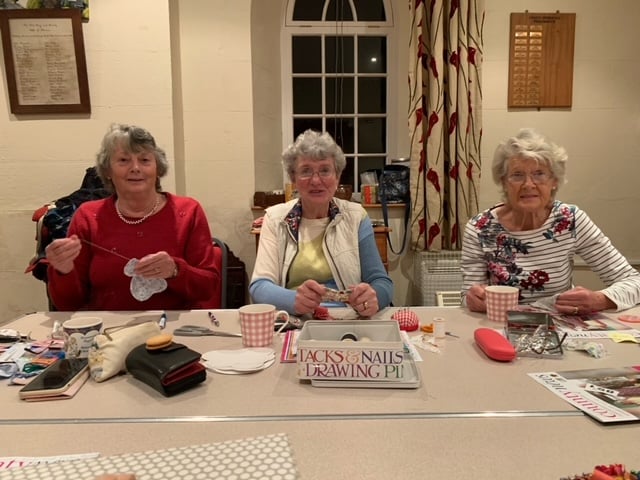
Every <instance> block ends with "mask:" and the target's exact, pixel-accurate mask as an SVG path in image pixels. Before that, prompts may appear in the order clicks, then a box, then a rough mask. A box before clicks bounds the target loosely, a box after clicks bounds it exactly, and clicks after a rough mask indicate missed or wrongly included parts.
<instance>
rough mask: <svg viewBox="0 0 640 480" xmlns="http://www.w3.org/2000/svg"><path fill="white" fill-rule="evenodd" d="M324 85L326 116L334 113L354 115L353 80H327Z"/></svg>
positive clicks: (343, 78) (344, 78) (349, 78)
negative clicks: (325, 90) (325, 91)
mask: <svg viewBox="0 0 640 480" xmlns="http://www.w3.org/2000/svg"><path fill="white" fill-rule="evenodd" d="M326 83H327V86H326V89H327V100H326V106H325V109H326V112H327V114H329V115H331V114H334V113H354V109H353V78H351V77H338V78H327V80H326ZM375 113H380V112H375Z"/></svg>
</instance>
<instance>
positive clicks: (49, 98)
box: [0, 8, 91, 114]
mask: <svg viewBox="0 0 640 480" xmlns="http://www.w3.org/2000/svg"><path fill="white" fill-rule="evenodd" d="M0 29H1V30H2V50H3V53H4V65H5V71H6V74H7V87H8V90H9V102H10V104H11V112H12V113H15V114H38V113H90V112H91V103H90V100H89V83H88V80H87V63H86V59H85V54H84V40H83V37H82V12H81V11H80V10H78V9H76V8H70V9H36V10H32V9H23V10H2V11H0Z"/></svg>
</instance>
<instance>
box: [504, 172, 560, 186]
mask: <svg viewBox="0 0 640 480" xmlns="http://www.w3.org/2000/svg"><path fill="white" fill-rule="evenodd" d="M527 178H531V181H532V182H533V183H535V184H536V185H539V184H541V183H547V182H548V181H549V180H550V179H551V174H549V173H547V172H533V173H521V172H516V173H512V174H511V175H507V180H508V181H509V183H512V184H514V185H520V184H522V183H524V182H526V181H527Z"/></svg>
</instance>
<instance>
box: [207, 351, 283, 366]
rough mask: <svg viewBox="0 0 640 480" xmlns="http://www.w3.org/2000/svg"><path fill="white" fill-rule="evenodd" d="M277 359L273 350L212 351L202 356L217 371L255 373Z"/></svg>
mask: <svg viewBox="0 0 640 480" xmlns="http://www.w3.org/2000/svg"><path fill="white" fill-rule="evenodd" d="M275 357H276V352H275V351H274V350H273V349H272V348H243V349H240V350H211V351H210V352H206V353H204V354H203V355H202V359H203V360H204V362H205V363H206V365H207V366H209V367H210V368H214V369H217V370H238V371H254V370H259V369H261V368H262V367H263V365H264V364H265V363H267V362H269V361H270V360H273V359H274V358H275Z"/></svg>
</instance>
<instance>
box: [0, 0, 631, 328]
mask: <svg viewBox="0 0 640 480" xmlns="http://www.w3.org/2000/svg"><path fill="white" fill-rule="evenodd" d="M283 1H284V0H259V1H258V2H251V0H234V1H233V2H229V1H227V0H164V1H161V0H138V1H136V2H130V1H126V0H109V1H108V2H107V1H99V2H95V4H93V5H92V7H91V20H90V21H89V23H86V24H84V25H83V31H84V36H85V46H86V50H87V64H88V70H89V83H90V90H91V102H92V113H91V115H88V116H67V115H63V116H60V115H58V116H29V117H20V118H16V117H15V116H14V115H12V114H11V113H10V111H9V106H8V94H7V90H6V86H5V85H6V78H5V76H4V69H2V72H3V73H2V85H1V86H2V95H0V163H1V165H2V169H0V186H1V188H0V287H1V288H0V323H2V322H3V321H6V320H9V319H11V318H13V317H14V316H16V315H19V314H22V313H25V312H28V311H33V310H43V309H45V308H46V298H45V295H44V290H43V288H44V285H43V284H42V283H41V282H39V281H37V280H35V279H34V278H33V277H31V276H30V275H25V274H24V273H23V271H24V268H25V267H26V265H27V262H28V260H29V258H31V256H32V255H33V251H34V248H35V240H34V237H35V224H34V223H33V222H32V221H31V214H32V213H33V211H34V210H35V209H36V208H38V207H40V206H41V205H43V204H44V203H46V202H49V201H51V200H54V199H56V198H58V197H60V196H63V195H66V194H68V193H70V192H71V191H73V190H75V189H76V188H77V187H78V186H79V184H80V181H81V179H82V175H83V173H84V170H85V168H86V167H88V166H90V165H92V163H93V158H94V155H95V153H96V151H97V148H98V144H99V142H100V139H101V138H102V135H103V134H104V132H105V131H106V128H107V126H108V125H109V123H111V122H114V121H120V122H130V123H138V124H140V125H143V126H145V127H146V128H148V129H149V130H150V131H151V132H152V133H153V134H154V135H155V136H156V139H157V141H158V142H159V143H160V144H161V145H162V146H163V147H164V148H165V149H166V150H167V152H168V155H169V158H170V161H171V166H172V168H171V171H170V174H169V176H168V178H167V179H166V180H165V181H164V182H163V185H164V187H165V188H166V189H167V190H169V191H176V192H177V193H179V194H186V195H190V196H193V197H195V198H197V199H198V200H199V201H200V202H201V203H202V204H203V206H204V207H205V210H206V212H207V215H208V216H209V220H210V223H211V228H212V231H213V233H214V234H215V235H217V236H219V237H221V238H223V239H225V240H226V241H227V242H228V243H229V244H230V246H231V249H232V250H233V251H234V253H235V254H236V255H237V256H239V257H240V258H241V259H242V260H243V261H244V262H245V263H246V264H247V270H248V273H249V274H250V273H251V269H252V267H253V262H254V260H255V245H254V239H253V237H251V236H250V235H249V234H248V226H249V224H250V222H251V220H252V219H253V214H252V212H251V210H250V206H251V203H252V197H253V192H254V190H256V189H267V188H278V187H281V185H275V184H273V185H272V184H271V182H274V183H277V182H278V180H279V179H280V181H281V176H279V175H280V173H279V168H280V164H279V161H280V160H279V151H280V149H281V145H280V142H281V140H280V138H281V137H280V135H279V129H280V127H279V125H278V122H277V119H278V118H279V116H280V115H281V113H280V112H279V106H278V105H279V102H280V101H279V99H277V100H276V99H269V98H268V97H267V94H269V93H271V94H273V95H274V96H277V95H279V94H278V93H277V92H276V93H274V88H275V87H274V86H275V85H277V84H278V81H279V80H276V79H277V78H278V79H279V68H276V67H275V59H276V58H277V56H278V53H277V52H274V51H273V49H274V48H276V47H275V45H277V42H275V41H274V40H273V39H274V38H275V37H276V36H277V32H272V31H269V28H279V19H278V18H277V15H279V12H280V11H281V8H282V2H283ZM252 3H253V5H252ZM486 5H487V14H486V22H485V30H484V38H485V53H484V59H485V63H484V66H483V85H484V114H483V115H484V120H483V122H484V129H483V131H484V140H483V150H482V152H483V158H484V161H485V168H483V179H482V183H481V188H482V190H481V195H480V202H481V205H480V206H481V208H485V207H488V206H490V205H491V204H493V203H494V202H496V201H498V199H499V196H498V194H497V190H496V188H495V186H494V185H493V184H492V183H491V179H490V174H489V170H488V164H489V163H490V159H491V156H492V154H493V149H494V148H495V145H496V144H497V142H498V141H499V140H501V139H502V138H504V137H505V136H508V135H511V134H512V133H514V131H515V130H516V129H517V128H519V127H522V126H532V127H536V128H538V129H540V130H541V131H543V132H545V133H547V134H549V135H551V136H552V137H553V138H554V139H556V140H557V141H558V142H559V143H562V144H563V145H564V146H565V147H566V148H567V150H568V151H569V155H570V163H569V174H568V178H569V183H568V184H567V185H566V186H565V187H564V188H563V189H562V190H561V192H560V198H562V199H563V200H565V201H569V202H575V203H577V204H578V205H580V206H581V207H583V208H584V209H585V210H586V211H587V212H588V213H589V214H590V215H591V217H592V218H593V219H594V220H595V221H596V222H597V223H598V224H599V225H600V226H601V228H602V229H603V230H604V231H605V232H606V233H607V234H608V235H609V236H610V237H611V238H612V239H613V240H614V242H615V244H616V245H617V246H618V247H619V248H620V250H621V251H622V252H623V253H624V254H626V255H627V256H629V257H630V258H633V259H637V258H640V245H639V244H638V243H637V242H636V238H638V236H639V234H640V231H639V230H640V227H639V226H638V222H637V221H636V220H635V218H634V215H633V212H634V207H635V205H637V204H638V200H639V198H638V197H639V196H640V193H638V190H637V188H636V186H635V181H636V179H637V178H639V175H638V174H639V173H640V172H639V169H640V162H637V161H636V160H637V159H636V157H637V155H638V153H637V152H639V151H640V148H639V147H640V145H639V143H640V135H639V132H638V130H639V129H640V92H639V91H638V89H637V81H636V79H637V78H639V77H640V66H638V64H637V62H636V55H635V52H634V47H635V45H637V44H638V43H639V42H640V31H638V30H637V29H636V26H635V24H634V21H635V20H636V19H638V18H640V3H639V2H637V0H618V1H616V2H615V8H612V7H611V6H610V5H609V3H607V2H601V1H599V0H564V1H553V2H551V1H547V0H537V1H536V2H535V9H536V11H556V10H560V11H561V12H575V13H576V14H577V21H576V54H575V66H574V101H573V107H572V108H571V109H568V110H563V111H548V110H543V111H540V112H538V111H518V112H510V111H508V110H507V108H506V98H507V70H508V69H507V67H508V63H507V61H508V45H509V44H508V41H509V39H508V29H509V13H510V12H513V11H524V10H525V9H527V8H528V9H529V10H531V9H532V5H530V4H527V2H524V1H519V0H486ZM394 6H398V7H399V8H398V9H397V10H396V12H395V20H396V21H398V22H400V24H401V25H405V26H406V24H407V10H406V4H405V2H404V0H397V1H394ZM252 19H254V20H255V19H261V20H262V19H264V22H265V23H266V25H268V26H269V27H266V26H264V25H261V26H260V28H259V29H252ZM269 42H272V43H269ZM398 44H399V47H398V49H399V50H400V49H401V48H402V45H403V44H402V40H399V41H398ZM267 54H268V55H267ZM395 54H396V55H397V60H398V65H399V66H398V69H399V71H400V72H401V75H406V64H405V63H404V62H405V61H406V60H404V61H403V59H402V55H403V54H402V53H401V52H396V53H395ZM269 55H270V56H271V58H272V61H268V60H265V58H266V59H268V57H269ZM405 85H406V84H405V83H403V82H401V83H400V85H399V87H398V92H397V94H398V95H399V96H402V95H404V94H405V88H406V86H405ZM400 105H402V102H400ZM398 108H399V110H400V119H401V122H404V115H405V113H404V112H406V109H404V110H403V109H402V106H400V107H398ZM403 127H404V125H403V124H402V123H401V124H400V125H399V126H398V128H399V129H401V128H403ZM398 148H399V150H398V151H400V149H401V147H398ZM271 160H273V162H274V163H273V165H274V169H276V168H277V169H278V170H277V171H278V176H274V177H273V179H269V175H270V173H271V170H270V167H269V162H270V161H271ZM265 178H267V180H265ZM258 185H259V186H260V188H257V187H258ZM629 214H631V215H629ZM391 267H392V272H391V275H392V277H393V279H394V281H395V283H396V297H395V302H396V304H404V303H411V295H410V293H409V292H410V290H411V288H410V287H411V285H410V283H409V279H410V278H411V272H412V268H411V257H410V256H407V257H405V258H403V259H393V258H392V262H391Z"/></svg>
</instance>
